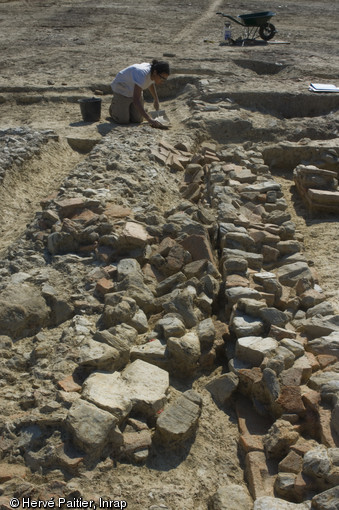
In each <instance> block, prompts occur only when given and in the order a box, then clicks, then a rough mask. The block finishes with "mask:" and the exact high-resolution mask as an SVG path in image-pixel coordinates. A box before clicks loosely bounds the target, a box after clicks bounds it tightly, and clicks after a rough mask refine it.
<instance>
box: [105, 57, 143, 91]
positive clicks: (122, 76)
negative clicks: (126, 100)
mask: <svg viewBox="0 0 339 510" xmlns="http://www.w3.org/2000/svg"><path fill="white" fill-rule="evenodd" d="M152 83H153V81H152V80H151V64H149V63H147V62H144V63H142V64H134V65H132V66H129V67H126V68H125V69H123V70H122V71H120V72H119V73H118V74H117V75H116V77H115V78H114V80H113V81H112V83H111V88H112V90H113V92H115V93H116V94H121V95H122V96H126V97H133V92H134V85H139V87H140V88H141V89H142V90H145V89H148V87H150V86H151V85H152Z"/></svg>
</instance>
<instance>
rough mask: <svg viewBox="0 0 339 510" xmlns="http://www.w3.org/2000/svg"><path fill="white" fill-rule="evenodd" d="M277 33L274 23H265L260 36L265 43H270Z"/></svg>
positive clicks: (260, 29) (260, 30)
mask: <svg viewBox="0 0 339 510" xmlns="http://www.w3.org/2000/svg"><path fill="white" fill-rule="evenodd" d="M276 33H277V31H276V29H275V26H274V25H272V23H265V25H262V26H261V27H260V28H259V35H260V37H261V39H263V40H264V41H269V40H270V39H272V37H274V36H275V34H276Z"/></svg>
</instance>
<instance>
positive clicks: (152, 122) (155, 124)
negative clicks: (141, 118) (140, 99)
mask: <svg viewBox="0 0 339 510" xmlns="http://www.w3.org/2000/svg"><path fill="white" fill-rule="evenodd" d="M148 123H149V125H150V126H152V127H153V128H158V129H164V125H163V124H161V122H158V121H157V120H155V119H150V120H149V121H148Z"/></svg>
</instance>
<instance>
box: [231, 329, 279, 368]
mask: <svg viewBox="0 0 339 510" xmlns="http://www.w3.org/2000/svg"><path fill="white" fill-rule="evenodd" d="M277 347H278V342H277V340H275V339H274V338H270V337H266V338H262V337H258V336H247V337H242V338H238V340H237V343H236V356H237V358H239V359H240V360H242V361H247V362H248V363H251V364H252V365H254V366H259V365H260V363H261V362H262V361H263V359H264V357H265V356H267V355H269V354H270V353H272V354H273V353H274V351H275V349H276V348H277Z"/></svg>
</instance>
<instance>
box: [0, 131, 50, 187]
mask: <svg viewBox="0 0 339 510" xmlns="http://www.w3.org/2000/svg"><path fill="white" fill-rule="evenodd" d="M51 138H52V139H57V138H58V137H57V135H56V134H55V133H54V132H53V131H52V130H44V131H33V130H32V129H30V128H23V127H18V128H9V129H4V130H0V184H1V183H2V182H3V180H4V178H5V175H6V172H7V171H8V170H9V169H11V168H13V167H14V166H15V167H17V168H20V167H21V166H22V165H23V164H24V162H25V161H28V160H30V159H31V158H32V157H33V156H37V155H38V154H39V153H40V151H41V147H42V146H43V145H44V144H46V143H47V142H48V141H49V140H50V139H51Z"/></svg>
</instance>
